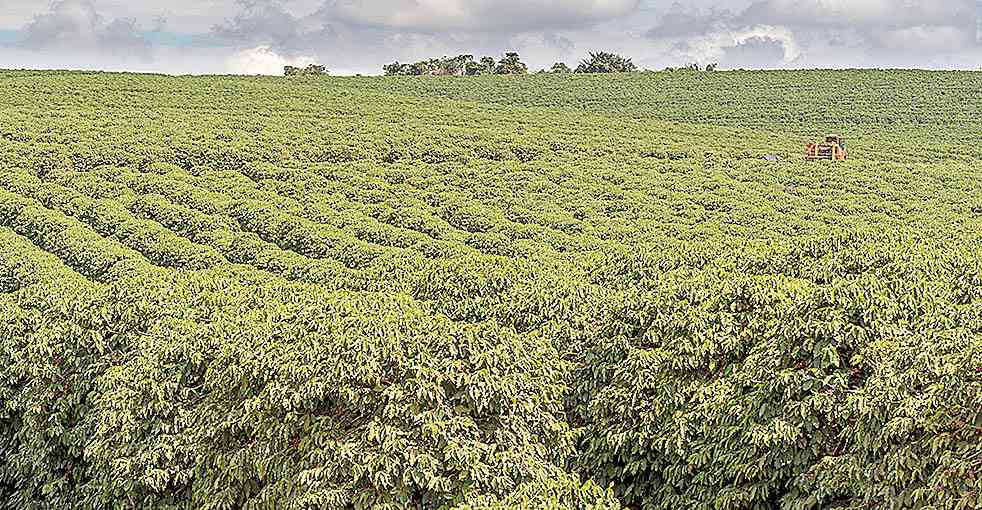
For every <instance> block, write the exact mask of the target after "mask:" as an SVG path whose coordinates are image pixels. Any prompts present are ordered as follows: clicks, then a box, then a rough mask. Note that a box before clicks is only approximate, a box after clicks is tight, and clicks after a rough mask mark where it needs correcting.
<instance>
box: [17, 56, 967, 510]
mask: <svg viewBox="0 0 982 510" xmlns="http://www.w3.org/2000/svg"><path fill="white" fill-rule="evenodd" d="M0 89H2V90H3V91H4V93H3V94H0V508H267V507H277V508H338V509H346V508H404V507H409V508H452V507H460V508H488V507H499V508H511V507H548V508H620V507H629V508H658V509H675V508H697V509H745V508H759V509H770V508H782V509H789V510H791V509H802V510H804V509H813V508H815V509H817V508H853V509H868V508H884V509H887V508H915V507H917V508H920V507H933V508H938V509H941V508H965V509H968V508H977V507H978V505H980V504H982V499H980V496H979V493H980V491H982V471H980V469H982V149H980V141H982V137H980V133H982V103H980V102H979V101H978V99H977V98H979V97H982V73H973V72H945V73H940V72H914V71H801V72H719V73H692V72H685V73H643V74H642V73H639V74H633V75H624V76H583V75H569V76H552V75H544V76H539V75H537V76H523V77H514V76H489V77H467V78H464V77H459V78H457V77H433V78H422V77H397V78H379V77H359V78H355V77H351V78H296V79H286V78H244V77H164V76H152V75H126V74H91V73H46V72H41V73H37V72H2V73H0ZM829 132H837V133H839V134H842V135H843V136H846V137H847V138H848V140H849V148H850V151H851V152H850V159H849V160H848V161H846V162H843V163H838V164H831V163H811V164H806V163H804V162H803V161H801V160H802V159H803V158H802V155H803V149H804V145H805V143H807V142H810V141H815V140H818V139H820V138H821V137H822V136H824V135H825V134H826V133H829ZM766 154H776V155H778V156H780V157H781V158H782V160H783V161H782V162H780V163H773V162H768V161H763V160H762V159H761V156H763V155H766Z"/></svg>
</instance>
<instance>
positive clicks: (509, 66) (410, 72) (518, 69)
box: [283, 51, 718, 76]
mask: <svg viewBox="0 0 982 510" xmlns="http://www.w3.org/2000/svg"><path fill="white" fill-rule="evenodd" d="M717 66H718V64H715V63H713V64H708V65H706V66H705V67H700V65H699V64H695V63H694V64H689V65H687V66H684V67H679V68H673V67H669V68H666V69H665V70H666V71H708V72H712V71H715V70H716V69H717ZM638 71H639V69H638V66H637V65H635V63H634V62H633V61H632V60H631V59H630V58H627V57H624V56H621V55H618V54H616V53H610V52H606V51H598V52H591V53H590V54H589V56H588V57H587V58H585V59H583V60H582V61H581V62H580V63H579V65H578V66H576V68H575V69H573V68H570V67H569V66H568V65H566V63H565V62H556V63H555V64H553V65H552V67H551V68H549V69H548V70H546V69H541V70H539V71H538V73H539V74H542V73H552V74H572V73H576V74H595V73H633V72H638ZM283 72H284V75H286V76H311V75H314V76H316V75H325V74H327V73H328V71H327V68H325V67H324V66H322V65H317V64H311V65H308V66H307V67H303V68H300V67H294V66H286V67H284V69H283ZM382 72H383V73H384V74H385V75H386V76H479V75H486V74H528V73H529V68H528V65H527V64H525V63H524V62H522V59H521V57H520V56H519V54H518V53H516V52H508V53H505V55H504V56H503V57H502V58H501V59H498V60H495V59H494V58H493V57H488V56H485V57H481V58H480V59H476V58H475V57H474V55H467V54H465V55H457V56H455V57H447V56H444V57H440V58H430V59H426V60H420V61H419V62H414V63H402V62H399V61H396V62H393V63H391V64H386V65H384V66H382Z"/></svg>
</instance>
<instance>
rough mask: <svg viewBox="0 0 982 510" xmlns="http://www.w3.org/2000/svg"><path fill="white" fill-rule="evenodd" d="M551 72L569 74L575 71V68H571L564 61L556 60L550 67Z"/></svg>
mask: <svg viewBox="0 0 982 510" xmlns="http://www.w3.org/2000/svg"><path fill="white" fill-rule="evenodd" d="M549 72H550V73H553V74H569V73H571V72H573V70H572V69H570V68H569V66H568V65H566V63H564V62H556V63H555V64H553V65H552V68H551V69H549Z"/></svg>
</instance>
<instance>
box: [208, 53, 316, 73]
mask: <svg viewBox="0 0 982 510" xmlns="http://www.w3.org/2000/svg"><path fill="white" fill-rule="evenodd" d="M313 63H315V59H314V58H313V57H308V56H300V57H292V58H291V57H285V56H283V55H280V54H279V53H277V52H275V51H274V50H273V49H272V48H270V47H269V46H257V47H255V48H250V49H247V50H242V51H239V52H236V53H235V54H233V55H232V56H230V57H228V58H227V59H226V60H225V68H226V70H227V71H228V72H230V73H232V74H247V75H257V74H265V75H281V74H283V68H284V67H285V66H295V67H305V66H307V65H310V64H313Z"/></svg>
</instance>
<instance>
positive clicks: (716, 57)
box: [676, 25, 801, 64]
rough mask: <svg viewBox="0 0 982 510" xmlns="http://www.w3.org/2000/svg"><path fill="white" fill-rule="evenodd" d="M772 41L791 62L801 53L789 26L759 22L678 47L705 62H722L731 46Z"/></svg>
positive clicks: (714, 33)
mask: <svg viewBox="0 0 982 510" xmlns="http://www.w3.org/2000/svg"><path fill="white" fill-rule="evenodd" d="M761 41H763V42H770V43H774V44H778V45H780V46H781V48H782V50H783V59H782V60H783V62H784V63H785V64H790V63H792V62H794V61H795V60H798V58H799V57H800V56H801V48H800V47H799V46H798V42H797V41H796V40H795V36H794V34H793V33H792V32H791V30H789V29H787V28H785V27H777V26H771V25H758V26H754V27H748V28H745V29H741V30H715V31H712V32H708V33H706V34H703V35H700V36H698V37H695V38H694V39H691V40H690V41H688V42H686V43H685V44H683V45H681V46H679V47H677V50H676V51H678V52H679V54H680V55H682V56H683V57H684V58H686V59H688V60H690V61H694V62H701V63H709V62H719V61H720V60H721V58H722V57H723V56H724V55H725V54H726V51H727V50H728V49H732V48H737V47H740V46H744V45H746V44H747V43H748V42H761Z"/></svg>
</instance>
